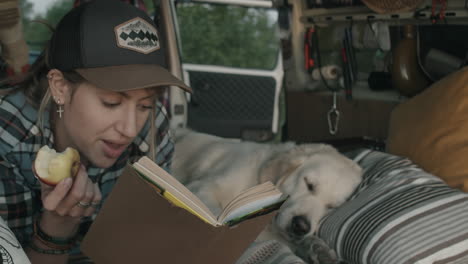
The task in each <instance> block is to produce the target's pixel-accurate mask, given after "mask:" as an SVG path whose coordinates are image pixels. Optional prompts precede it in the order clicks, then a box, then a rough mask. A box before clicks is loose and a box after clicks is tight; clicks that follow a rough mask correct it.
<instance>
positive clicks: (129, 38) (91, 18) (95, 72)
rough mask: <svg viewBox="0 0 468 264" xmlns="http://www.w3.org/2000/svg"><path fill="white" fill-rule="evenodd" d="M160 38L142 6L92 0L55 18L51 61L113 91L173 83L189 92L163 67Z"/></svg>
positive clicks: (52, 63)
mask: <svg viewBox="0 0 468 264" xmlns="http://www.w3.org/2000/svg"><path fill="white" fill-rule="evenodd" d="M161 37H162V36H161V35H160V34H159V32H158V30H157V29H156V26H155V24H154V22H153V21H152V20H151V18H150V17H148V15H147V14H146V13H145V12H144V11H142V10H140V9H138V8H136V7H134V6H132V5H129V4H127V3H124V2H122V1H119V0H94V1H91V2H89V3H85V4H82V5H80V6H78V7H76V8H74V9H73V10H71V11H70V12H69V13H68V14H67V15H65V16H64V17H63V18H62V20H61V21H60V22H59V24H58V25H57V28H56V30H55V32H54V34H53V36H52V39H51V46H50V52H49V64H50V67H51V68H55V69H59V70H61V71H72V70H74V71H76V72H78V73H79V74H80V75H82V76H83V77H84V78H85V79H86V80H88V81H89V82H91V83H93V84H94V85H96V86H98V87H100V88H104V89H110V90H113V91H127V90H134V89H140V88H152V87H158V86H170V85H174V86H179V87H181V88H182V89H184V90H186V91H188V92H192V89H191V88H190V87H189V86H187V85H185V84H184V82H183V81H181V80H180V79H178V78H176V77H175V76H173V75H172V74H171V73H170V72H169V71H168V70H167V69H166V67H167V66H166V58H165V49H164V44H165V42H164V41H162V40H161Z"/></svg>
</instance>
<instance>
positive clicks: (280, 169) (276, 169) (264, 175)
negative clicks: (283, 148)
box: [259, 152, 304, 184]
mask: <svg viewBox="0 0 468 264" xmlns="http://www.w3.org/2000/svg"><path fill="white" fill-rule="evenodd" d="M290 154H291V153H290V152H286V153H280V154H278V155H276V156H275V157H273V158H272V159H270V160H268V161H266V162H265V163H264V164H263V165H262V166H261V168H260V171H259V181H260V182H266V181H271V182H273V183H275V184H276V183H277V182H278V181H279V180H280V179H281V178H284V177H286V176H288V175H289V174H291V173H292V172H293V171H295V170H296V169H297V168H298V167H299V166H301V164H302V163H303V161H304V159H303V158H302V157H300V156H291V155H290Z"/></svg>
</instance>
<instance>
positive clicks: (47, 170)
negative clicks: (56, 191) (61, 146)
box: [33, 146, 80, 186]
mask: <svg viewBox="0 0 468 264" xmlns="http://www.w3.org/2000/svg"><path fill="white" fill-rule="evenodd" d="M79 168H80V154H79V153H78V151H77V150H76V149H74V148H66V149H65V151H63V152H56V151H55V149H51V148H49V147H48V146H42V147H41V148H40V149H39V152H37V156H36V159H35V160H34V164H33V172H34V175H35V176H36V177H37V178H38V179H39V180H40V181H42V182H43V183H45V184H47V185H50V186H55V185H57V183H59V182H60V181H61V180H63V179H65V178H67V177H75V175H76V174H77V173H78V170H79Z"/></svg>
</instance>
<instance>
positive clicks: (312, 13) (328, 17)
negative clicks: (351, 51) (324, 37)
mask: <svg viewBox="0 0 468 264" xmlns="http://www.w3.org/2000/svg"><path fill="white" fill-rule="evenodd" d="M421 9H423V10H422V11H419V12H418V16H417V17H415V12H402V13H393V14H378V13H375V12H374V11H372V10H371V9H369V8H368V7H366V6H354V7H342V8H328V9H327V8H313V9H306V10H304V11H303V12H302V16H301V17H300V21H301V22H302V23H303V24H304V25H306V26H311V25H313V23H312V21H311V18H313V20H314V22H315V23H316V24H318V25H327V24H331V23H335V22H347V21H351V20H352V21H367V20H386V21H389V22H390V23H392V22H394V23H399V22H400V21H402V20H406V21H408V20H415V21H416V20H417V21H419V22H424V21H426V22H427V23H430V20H429V18H430V16H431V8H430V5H422V6H421V8H420V10H421ZM445 14H446V18H447V20H448V21H450V20H451V19H466V20H467V21H468V9H466V8H465V7H464V3H463V1H454V3H453V4H452V5H449V6H448V8H447V10H446V11H445Z"/></svg>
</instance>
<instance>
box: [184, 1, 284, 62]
mask: <svg viewBox="0 0 468 264" xmlns="http://www.w3.org/2000/svg"><path fill="white" fill-rule="evenodd" d="M176 11H177V12H176V13H177V21H178V24H179V38H180V42H181V43H180V47H181V58H182V62H183V63H191V64H204V65H218V66H227V67H235V68H255V69H268V70H271V69H273V68H274V67H275V66H276V64H277V58H278V51H279V48H280V47H279V34H278V30H277V29H278V26H277V21H278V15H277V11H276V10H272V9H267V8H256V7H248V6H234V5H221V4H207V3H179V4H178V5H177V9H176Z"/></svg>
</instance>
